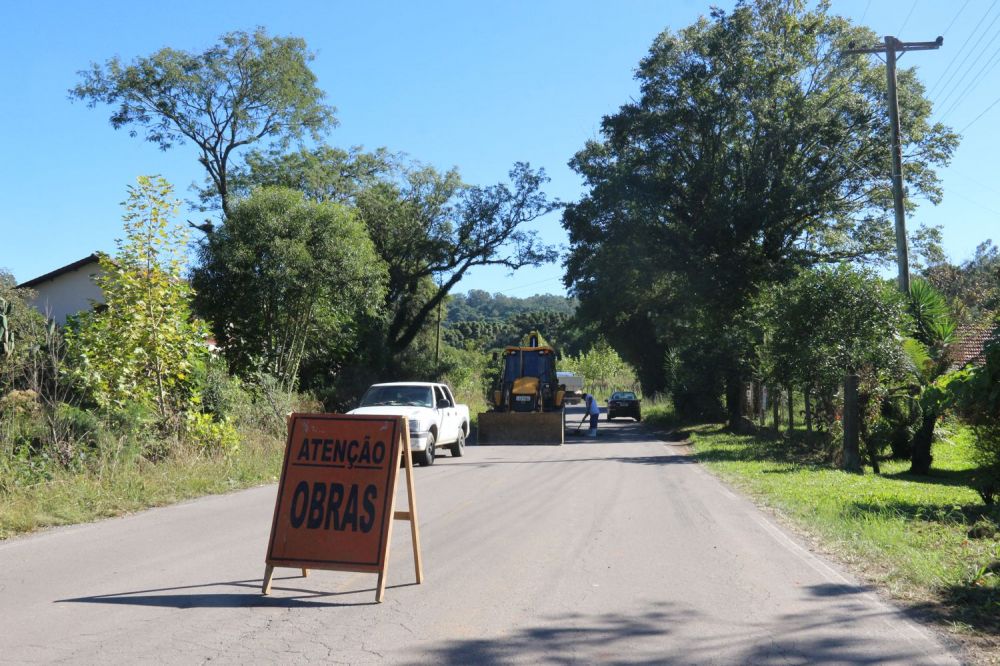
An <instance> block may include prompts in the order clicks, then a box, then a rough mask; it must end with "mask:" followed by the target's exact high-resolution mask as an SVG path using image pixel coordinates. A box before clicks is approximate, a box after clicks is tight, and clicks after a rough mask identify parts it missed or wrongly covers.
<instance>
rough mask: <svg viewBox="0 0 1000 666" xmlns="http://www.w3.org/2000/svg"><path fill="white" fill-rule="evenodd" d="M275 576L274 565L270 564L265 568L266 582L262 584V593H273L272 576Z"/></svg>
mask: <svg viewBox="0 0 1000 666" xmlns="http://www.w3.org/2000/svg"><path fill="white" fill-rule="evenodd" d="M272 576H274V567H272V566H271V565H270V564H268V565H267V566H266V567H265V568H264V584H263V585H261V588H260V593H261V594H271V577H272Z"/></svg>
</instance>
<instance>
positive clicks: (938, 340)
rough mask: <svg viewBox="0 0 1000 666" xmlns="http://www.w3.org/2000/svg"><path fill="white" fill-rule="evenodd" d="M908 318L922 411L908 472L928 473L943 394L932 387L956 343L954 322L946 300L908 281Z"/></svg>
mask: <svg viewBox="0 0 1000 666" xmlns="http://www.w3.org/2000/svg"><path fill="white" fill-rule="evenodd" d="M909 309H910V315H911V317H912V319H913V331H912V337H910V338H906V339H905V340H904V341H903V349H904V350H905V351H906V354H907V356H908V357H909V359H910V362H911V363H912V365H913V372H914V375H915V377H916V379H917V381H918V385H919V396H920V397H919V402H920V409H921V412H922V414H921V420H920V427H919V428H918V429H917V432H916V433H914V435H913V439H912V440H911V442H910V443H911V448H912V454H911V456H912V457H911V459H910V473H912V474H928V473H930V469H931V462H932V461H933V456H932V455H931V444H932V442H933V440H934V427H935V425H936V424H937V420H938V417H939V416H941V412H942V410H943V409H944V400H945V395H944V392H943V391H942V390H941V389H940V388H938V387H937V386H935V383H934V382H935V380H937V378H938V377H940V376H941V375H943V374H944V373H945V372H947V371H948V367H949V365H950V363H951V361H950V355H949V351H950V348H951V345H952V344H953V343H954V342H955V328H956V324H955V320H954V318H953V317H952V316H951V311H950V309H949V308H948V301H947V300H945V297H944V296H943V295H942V294H941V292H939V291H937V290H936V289H935V288H934V287H932V286H931V285H930V284H929V283H928V282H926V281H925V280H920V279H915V280H912V281H911V282H910V299H909Z"/></svg>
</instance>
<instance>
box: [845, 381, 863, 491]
mask: <svg viewBox="0 0 1000 666" xmlns="http://www.w3.org/2000/svg"><path fill="white" fill-rule="evenodd" d="M858 416H859V414H858V376H857V375H848V376H847V377H846V378H845V379H844V461H843V467H844V469H845V470H847V471H848V472H860V471H861V453H860V451H859V450H858V436H859V434H860V429H859V427H858V426H859V418H858Z"/></svg>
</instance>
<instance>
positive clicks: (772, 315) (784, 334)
mask: <svg viewBox="0 0 1000 666" xmlns="http://www.w3.org/2000/svg"><path fill="white" fill-rule="evenodd" d="M759 307H760V311H761V321H762V322H763V336H762V337H763V344H762V345H761V347H760V359H761V363H760V370H761V371H762V375H763V377H764V379H765V381H768V382H773V383H775V384H778V385H784V386H798V387H801V388H803V389H809V390H810V391H811V392H815V394H816V395H817V396H818V398H819V407H820V409H819V410H818V415H819V416H820V418H821V419H824V420H825V422H826V425H827V427H828V428H829V427H830V426H832V425H833V423H834V420H835V415H836V413H837V412H838V411H839V406H837V405H836V404H835V403H836V397H835V396H836V395H837V393H838V391H839V390H840V388H841V387H842V386H843V383H844V377H845V375H847V374H850V373H857V374H859V375H860V376H861V378H862V382H861V384H862V390H861V391H860V396H859V397H860V400H859V402H860V403H861V404H862V407H870V409H864V410H863V411H864V413H863V414H862V416H863V423H862V426H863V429H864V430H865V432H864V433H863V434H864V435H866V439H869V438H868V437H867V435H868V426H871V425H874V422H875V420H877V418H878V415H879V406H880V398H881V396H880V395H877V394H879V393H880V392H881V391H880V389H881V386H883V385H885V384H886V383H887V381H888V380H889V379H898V378H899V375H900V374H901V368H902V351H901V349H900V347H899V342H898V339H899V336H900V334H901V332H902V331H904V330H905V329H906V325H907V322H906V319H905V304H904V301H903V298H902V296H901V295H900V294H899V293H898V292H897V291H896V289H895V288H894V287H893V286H892V285H891V284H889V283H888V282H886V281H885V280H881V279H879V278H878V277H876V276H875V275H873V274H872V273H871V272H869V271H863V270H856V269H853V268H851V267H849V266H847V265H841V266H838V267H835V268H828V267H819V268H815V269H812V270H806V271H802V272H801V273H800V274H799V275H798V276H796V277H795V279H793V280H790V281H789V282H787V283H784V284H781V285H776V286H774V287H772V288H770V289H768V290H766V291H765V292H764V293H763V294H762V295H761V297H760V298H759ZM869 457H870V459H871V461H872V462H873V464H874V465H877V457H876V455H875V452H871V453H870V456H869Z"/></svg>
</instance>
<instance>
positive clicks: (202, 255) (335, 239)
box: [192, 187, 386, 388]
mask: <svg viewBox="0 0 1000 666" xmlns="http://www.w3.org/2000/svg"><path fill="white" fill-rule="evenodd" d="M192 281H193V284H194V286H195V289H196V290H197V298H196V305H197V308H198V311H199V312H200V313H202V314H203V315H204V316H205V317H206V318H208V319H209V321H211V322H212V324H213V327H214V330H215V331H216V336H217V338H218V341H219V344H220V346H221V348H222V350H223V353H224V354H225V355H226V357H227V359H228V360H229V362H230V365H231V367H232V368H233V370H234V371H235V372H237V373H238V374H240V375H243V376H253V375H255V374H256V373H260V372H263V373H267V374H270V375H273V376H275V377H276V378H277V379H278V380H279V381H280V382H281V383H282V385H283V386H285V387H286V388H290V387H294V386H296V385H297V383H298V381H299V379H300V376H302V375H303V373H305V372H306V371H307V370H308V372H310V373H314V374H318V375H319V379H318V380H317V381H319V382H320V383H323V382H325V381H329V376H328V375H329V373H330V372H335V371H336V370H337V367H338V364H341V363H343V362H344V360H345V358H348V357H349V356H350V355H351V354H352V352H353V350H354V349H355V348H356V347H357V345H358V335H359V321H360V320H361V319H363V318H365V317H377V316H378V315H379V305H380V304H381V303H382V301H383V298H384V295H385V282H386V277H385V265H384V263H383V262H382V261H381V260H380V259H379V258H378V255H377V254H376V253H375V249H374V246H373V244H372V241H371V239H370V238H369V237H368V233H367V231H366V229H365V226H364V224H362V223H361V221H360V220H359V219H358V218H357V216H356V215H355V214H354V213H353V212H352V210H351V209H349V208H347V207H345V206H343V205H341V204H336V203H315V202H311V201H307V200H306V198H305V196H304V195H303V194H302V193H301V192H296V191H294V190H290V189H288V188H281V187H265V188H260V189H258V190H255V191H254V192H253V194H251V195H250V196H249V197H248V198H246V199H242V200H239V201H236V202H235V203H234V204H233V206H232V210H231V212H230V218H229V222H228V223H227V224H226V225H224V226H223V227H221V228H220V229H219V230H217V231H216V232H215V233H213V234H210V235H209V236H208V237H207V238H206V239H205V241H204V242H203V243H202V244H201V245H200V247H199V249H198V262H197V265H196V266H195V267H194V269H193V271H192ZM306 383H307V384H310V383H312V382H311V381H307V382H306Z"/></svg>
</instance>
